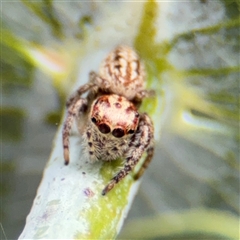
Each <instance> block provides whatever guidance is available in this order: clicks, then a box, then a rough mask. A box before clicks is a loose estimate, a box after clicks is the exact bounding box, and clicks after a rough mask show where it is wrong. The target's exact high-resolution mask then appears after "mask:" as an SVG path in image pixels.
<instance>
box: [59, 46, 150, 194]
mask: <svg viewBox="0 0 240 240" xmlns="http://www.w3.org/2000/svg"><path fill="white" fill-rule="evenodd" d="M144 79H145V72H144V67H143V64H142V63H141V62H140V60H139V57H138V55H137V54H136V53H135V52H134V51H133V50H132V49H131V48H130V47H126V46H119V47H117V48H116V49H115V50H114V51H112V52H111V53H110V54H109V55H108V56H107V58H106V59H105V60H104V61H103V62H102V64H101V66H100V71H99V74H96V73H95V72H91V73H90V79H89V83H87V84H85V85H83V86H81V87H80V88H78V89H77V91H76V92H75V94H74V95H73V96H72V97H71V98H70V99H69V100H68V102H67V118H66V120H65V122H64V127H63V148H64V159H65V164H66V165H67V164H68V163H69V134H70V131H71V127H72V124H73V120H74V119H75V118H77V119H78V122H79V123H78V124H79V125H78V128H79V131H80V133H81V135H82V136H83V145H84V148H85V150H86V151H87V153H88V156H89V158H90V160H91V162H94V161H98V160H102V161H111V160H115V159H117V158H124V159H125V164H124V166H123V168H122V169H121V170H120V171H119V172H118V173H117V174H116V175H115V177H113V178H112V179H111V180H110V182H109V183H108V184H107V186H106V187H105V188H104V189H103V191H102V195H105V194H106V193H108V192H109V191H110V190H111V189H112V188H113V187H114V186H115V184H117V183H118V182H119V181H120V180H122V179H123V178H124V177H125V176H126V175H128V173H129V172H130V171H132V170H133V169H134V167H135V166H136V164H137V163H138V162H139V160H140V158H141V156H142V155H143V153H144V152H146V153H147V156H146V158H145V160H144V163H143V164H142V166H141V168H140V170H139V171H138V173H136V175H135V179H138V178H139V177H140V176H141V175H142V174H143V172H144V170H145V169H146V168H147V166H148V164H149V163H150V161H151V159H152V157H153V152H154V147H153V138H154V137H153V124H152V121H151V119H150V118H149V116H148V115H147V114H146V113H139V112H138V108H139V106H140V104H141V101H142V99H143V98H144V97H146V96H149V95H151V94H152V91H147V90H146V89H145V88H144ZM85 92H88V94H87V96H86V98H83V97H81V95H82V94H83V93H85Z"/></svg>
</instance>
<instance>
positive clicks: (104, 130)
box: [98, 123, 111, 134]
mask: <svg viewBox="0 0 240 240" xmlns="http://www.w3.org/2000/svg"><path fill="white" fill-rule="evenodd" d="M98 129H99V131H100V132H101V133H104V134H107V133H109V132H110V131H111V129H110V127H109V126H108V125H107V124H105V123H102V124H100V125H99V126H98Z"/></svg>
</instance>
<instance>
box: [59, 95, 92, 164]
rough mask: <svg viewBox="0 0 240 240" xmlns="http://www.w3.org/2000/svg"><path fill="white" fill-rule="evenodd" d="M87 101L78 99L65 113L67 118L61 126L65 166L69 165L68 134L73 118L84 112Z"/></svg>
mask: <svg viewBox="0 0 240 240" xmlns="http://www.w3.org/2000/svg"><path fill="white" fill-rule="evenodd" d="M86 108H87V99H85V98H80V99H78V100H77V101H76V102H75V103H72V104H71V105H70V106H69V108H68V111H67V118H66V120H65V122H64V125H63V135H62V137H63V155H64V160H65V165H68V163H69V134H70V131H71V128H72V124H73V120H74V118H75V117H76V116H77V115H78V114H79V113H81V112H82V113H83V112H85V111H86Z"/></svg>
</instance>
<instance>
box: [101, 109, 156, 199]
mask: <svg viewBox="0 0 240 240" xmlns="http://www.w3.org/2000/svg"><path fill="white" fill-rule="evenodd" d="M153 138H154V137H153V124H152V121H151V119H150V118H149V117H148V115H147V114H145V113H144V114H142V115H141V117H140V121H139V125H138V129H137V131H136V133H135V134H134V135H133V137H132V139H131V142H130V143H129V150H128V151H129V153H128V154H127V158H126V162H125V164H124V167H123V169H121V170H120V171H119V172H118V173H117V174H116V176H115V177H113V178H112V179H111V181H110V182H109V183H108V184H107V186H106V187H105V188H104V189H103V191H102V195H106V194H107V193H108V192H109V191H110V190H111V189H112V188H113V187H114V186H115V185H116V184H117V183H118V182H119V181H121V180H122V179H123V178H124V177H125V176H127V175H128V174H129V172H130V171H132V170H133V168H134V167H135V166H136V165H137V163H138V162H139V160H140V159H141V157H142V155H143V153H144V152H145V151H146V152H147V157H146V159H145V161H144V163H143V165H142V166H141V169H140V170H139V172H138V173H137V174H136V177H137V178H138V177H140V176H141V175H142V174H143V172H144V170H145V168H147V166H148V164H149V163H150V161H151V160H152V157H153V152H154V148H153Z"/></svg>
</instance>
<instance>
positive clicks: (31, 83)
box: [0, 0, 240, 239]
mask: <svg viewBox="0 0 240 240" xmlns="http://www.w3.org/2000/svg"><path fill="white" fill-rule="evenodd" d="M134 4H135V6H136V8H132V7H133V6H134ZM129 8H130V9H132V10H129ZM126 9H128V11H125V10H126ZM239 10H240V4H239V1H230V0H229V1H211V0H210V1H207V0H206V1H195V2H180V1H179V2H175V3H161V2H160V3H156V2H155V1H146V2H143V3H139V2H135V3H134V2H132V3H124V2H109V1H105V2H81V1H75V2H57V1H50V0H45V1H37V2H30V1H19V2H2V26H1V28H2V29H1V32H2V39H1V127H0V128H1V136H0V137H1V182H0V186H1V187H0V193H1V220H0V221H1V224H2V226H3V229H4V231H0V232H1V234H0V236H1V239H4V233H5V234H6V236H7V239H16V238H17V237H18V236H19V234H20V233H21V231H22V229H23V227H24V223H25V219H26V216H27V214H28V213H29V211H30V208H31V205H32V201H33V199H34V196H35V193H36V190H37V187H38V185H39V182H40V179H41V175H42V172H43V169H44V166H45V164H46V162H47V159H48V156H49V155H50V152H51V146H52V142H53V139H54V134H55V133H56V130H57V128H58V125H59V124H60V121H61V113H62V110H63V106H64V102H65V100H66V97H67V96H68V95H69V93H70V92H71V91H72V86H73V84H74V81H75V80H76V79H77V76H78V65H79V64H82V62H81V59H82V58H81V57H82V56H85V55H87V54H92V53H91V51H89V49H91V46H94V48H96V49H98V50H99V49H100V50H101V48H108V47H109V51H110V50H111V49H112V48H110V46H108V45H109V42H111V47H112V46H113V47H114V46H116V45H118V44H122V43H123V44H130V45H131V44H132V45H134V47H135V49H136V50H137V51H138V52H139V54H140V56H141V58H142V59H143V60H144V61H145V64H146V69H147V73H148V86H149V87H152V88H154V89H155V90H156V92H157V96H158V103H157V107H158V108H159V114H157V115H156V114H155V115H154V116H153V118H154V123H155V135H156V153H155V157H154V160H153V163H152V164H151V166H150V167H149V169H148V170H147V172H146V174H145V175H144V178H143V181H142V184H141V188H140V190H139V194H138V195H137V197H136V199H135V201H134V204H133V206H132V208H131V210H130V213H129V215H128V218H127V220H126V222H125V225H124V227H123V230H122V233H121V235H120V238H127V237H129V238H147V239H173V238H174V239H176V238H177V239H230V238H232V239H237V238H238V236H239V235H238V234H239V104H240V101H239V73H240V71H239V25H240V19H239ZM131 11H132V12H131ZM136 11H137V13H138V14H139V16H140V17H139V18H137V17H136V19H135V18H134V16H135V14H136ZM122 13H126V16H125V15H124V14H123V15H122ZM127 14H128V15H130V16H132V18H133V19H135V20H134V21H136V22H134V21H129V19H132V18H131V17H129V16H128V15H127ZM119 19H120V20H119ZM119 21H120V23H119ZM131 29H134V31H133V33H132V32H131ZM93 70H97V68H96V69H95V67H94V69H93ZM86 81H87V79H85V80H83V82H86ZM144 104H145V107H147V106H149V111H150V112H151V110H152V109H151V108H152V105H148V104H149V103H148V101H146V102H145V103H144Z"/></svg>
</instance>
